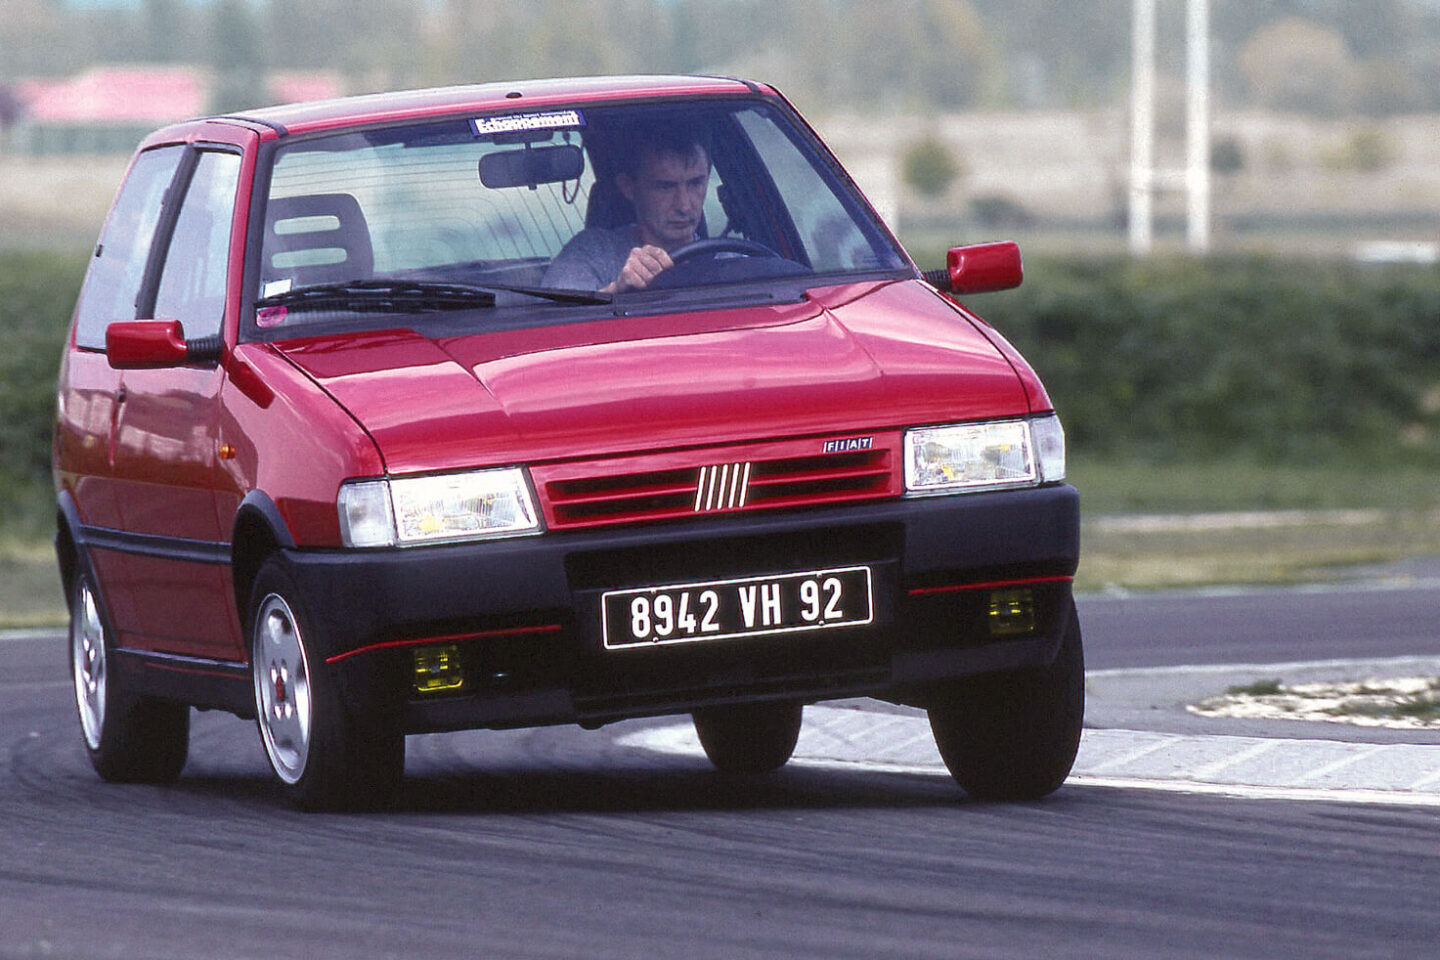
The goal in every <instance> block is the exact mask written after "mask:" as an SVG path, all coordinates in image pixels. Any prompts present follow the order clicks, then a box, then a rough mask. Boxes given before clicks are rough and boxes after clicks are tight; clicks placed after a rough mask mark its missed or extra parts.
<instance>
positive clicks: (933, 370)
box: [274, 281, 1029, 474]
mask: <svg viewBox="0 0 1440 960" xmlns="http://www.w3.org/2000/svg"><path fill="white" fill-rule="evenodd" d="M274 346H275V348H276V349H277V350H279V351H280V352H281V353H283V354H284V355H285V356H287V357H288V358H289V359H290V361H291V362H293V363H294V364H296V365H297V366H299V367H300V368H301V369H302V370H304V371H305V372H306V373H307V374H308V375H309V376H310V377H312V378H313V379H314V380H315V381H316V382H317V383H318V384H319V385H320V386H321V387H322V388H324V389H325V390H326V391H327V392H328V393H329V394H330V395H331V396H333V397H334V398H335V400H336V401H338V402H339V403H340V404H341V405H342V406H344V407H345V408H346V409H347V410H348V411H349V412H350V414H351V415H352V416H354V417H355V418H356V420H358V421H359V422H360V424H361V425H362V426H363V427H364V428H365V429H366V430H367V431H368V432H369V433H370V435H371V436H372V437H373V438H374V440H375V443H376V445H377V446H378V447H379V450H380V453H381V455H382V456H383V457H384V459H385V464H386V469H387V470H388V471H389V472H391V473H395V474H401V473H412V472H423V471H431V470H444V469H453V468H457V467H462V466H482V465H503V464H518V463H539V462H544V461H550V460H561V459H568V458H574V457H590V456H603V455H611V454H621V453H638V452H647V451H652V450H657V449H673V448H676V447H683V446H691V445H706V444H717V443H735V442H744V441H748V440H760V439H773V438H778V437H792V436H803V435H806V434H819V433H830V432H836V431H858V430H873V429H882V428H886V427H900V426H906V425H911V424H924V423H936V422H942V421H950V420H969V419H977V418H983V417H1005V416H1020V415H1024V414H1025V413H1027V412H1029V404H1028V402H1027V393H1026V389H1025V386H1024V384H1023V383H1022V382H1021V378H1020V376H1019V375H1017V372H1016V370H1015V368H1014V367H1013V366H1012V365H1011V362H1010V361H1009V360H1008V359H1007V358H1006V356H1005V354H1003V353H1002V352H1001V351H1000V350H999V349H997V347H996V345H995V344H994V343H992V342H991V340H990V339H989V337H987V335H986V333H985V332H983V331H982V329H981V327H980V325H979V324H978V323H977V322H975V321H972V320H971V319H969V318H967V316H966V315H964V314H963V313H961V312H960V311H959V310H957V308H956V307H955V306H954V305H953V304H951V303H950V302H949V301H947V300H945V299H943V298H941V297H940V296H938V295H937V294H936V293H935V292H934V291H933V290H931V289H929V288H927V287H925V286H923V285H922V284H920V283H919V282H911V281H904V282H891V283H878V284H876V283H871V284H861V285H852V286H845V287H831V288H826V289H824V290H817V291H812V292H811V294H810V296H809V297H808V298H807V299H806V300H805V301H803V302H801V303H794V304H785V305H779V306H770V305H767V306H756V307H744V308H740V309H723V310H709V311H704V312H699V313H691V314H665V315H663V316H647V317H626V318H618V319H606V320H601V321H591V322H585V323H571V324H563V325H555V326H544V327H530V328H526V329H523V330H511V331H502V332H494V333H480V334H474V335H469V336H462V337H451V338H438V339H436V338H430V337H425V336H422V335H420V334H419V333H416V332H414V331H410V330H390V331H383V332H376V333H366V334H352V335H347V336H343V337H321V338H312V339H306V340H295V341H284V342H278V343H275V344H274Z"/></svg>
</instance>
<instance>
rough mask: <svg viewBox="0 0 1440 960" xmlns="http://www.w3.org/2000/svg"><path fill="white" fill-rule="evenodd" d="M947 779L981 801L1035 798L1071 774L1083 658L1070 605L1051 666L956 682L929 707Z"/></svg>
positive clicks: (1081, 708)
mask: <svg viewBox="0 0 1440 960" xmlns="http://www.w3.org/2000/svg"><path fill="white" fill-rule="evenodd" d="M929 714H930V729H931V731H932V732H933V733H934V734H935V745H936V746H937V747H938V748H939V749H940V756H941V758H942V759H943V760H944V761H945V766H946V768H947V769H948V770H949V771H950V775H951V776H952V777H954V778H955V782H956V783H958V784H959V785H960V786H961V788H962V789H964V790H965V792H966V793H968V794H970V795H971V796H972V797H975V798H976V799H980V800H1038V799H1039V798H1041V797H1043V796H1046V795H1048V794H1050V793H1053V792H1054V791H1055V790H1057V789H1059V787H1060V785H1061V784H1062V783H1064V782H1065V778H1066V777H1067V776H1069V775H1070V768H1071V767H1072V766H1074V764H1075V754H1076V752H1077V751H1078V750H1079V747H1080V730H1081V727H1082V726H1083V723H1084V716H1085V656H1084V652H1083V649H1082V642H1081V638H1080V621H1079V618H1078V617H1077V616H1076V614H1075V608H1074V604H1073V603H1072V604H1071V607H1070V611H1069V620H1068V624H1067V626H1066V629H1065V635H1064V637H1063V639H1062V640H1061V643H1060V650H1059V652H1058V653H1057V654H1056V656H1055V661H1054V662H1053V663H1051V664H1050V665H1049V666H1047V667H1041V668H1039V669H1033V670H1013V671H1006V672H1003V673H993V674H984V675H982V676H978V677H968V678H966V679H964V680H960V681H957V682H956V683H955V684H954V685H953V686H952V687H951V688H950V689H949V690H947V691H946V692H945V694H944V696H943V697H942V698H941V699H940V700H939V701H938V702H936V703H934V704H933V705H931V707H930V709H929Z"/></svg>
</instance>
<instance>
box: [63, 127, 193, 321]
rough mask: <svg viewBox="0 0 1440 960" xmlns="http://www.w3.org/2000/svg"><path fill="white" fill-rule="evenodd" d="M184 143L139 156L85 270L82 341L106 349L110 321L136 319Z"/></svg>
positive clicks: (80, 318) (78, 317) (78, 316)
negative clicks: (157, 230) (167, 193)
mask: <svg viewBox="0 0 1440 960" xmlns="http://www.w3.org/2000/svg"><path fill="white" fill-rule="evenodd" d="M184 149H185V148H184V147H181V146H174V147H160V148H158V149H155V150H148V151H146V152H145V153H142V154H141V155H140V156H139V157H137V158H136V159H135V163H134V164H133V165H132V166H131V168H130V175H129V176H128V177H126V178H125V185H124V186H123V187H121V188H120V195H119V196H118V197H116V198H115V206H114V208H113V209H112V210H111V211H110V218H109V219H108V220H106V221H105V229H104V230H103V231H102V232H101V234H100V244H99V246H97V247H96V248H95V259H94V260H92V261H91V262H90V269H89V271H88V272H87V273H86V275H85V284H84V286H83V287H81V290H80V305H79V307H78V309H77V311H76V329H75V339H76V342H77V343H79V345H80V346H82V347H94V348H100V349H103V348H104V346H105V327H106V326H107V325H109V324H110V323H111V322H112V321H115V320H133V319H135V299H136V298H137V297H138V296H139V295H140V283H141V281H142V280H144V278H145V262H146V260H147V259H148V258H149V256H150V244H151V241H153V240H154V238H155V225H156V224H157V223H158V222H159V221H160V211H161V204H162V203H163V201H164V199H165V189H166V188H167V187H169V186H170V181H171V180H172V179H173V178H174V176H175V168H176V166H178V165H179V163H180V157H181V155H182V154H183V152H184Z"/></svg>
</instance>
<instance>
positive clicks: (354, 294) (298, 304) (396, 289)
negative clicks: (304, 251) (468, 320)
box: [255, 280, 612, 313]
mask: <svg viewBox="0 0 1440 960" xmlns="http://www.w3.org/2000/svg"><path fill="white" fill-rule="evenodd" d="M499 292H505V293H519V294H522V295H524V296H529V297H540V298H542V299H545V300H553V301H555V302H557V303H587V304H593V303H610V302H611V300H612V298H611V297H610V296H609V295H608V294H603V293H595V292H593V291H587V290H561V289H556V288H552V287H525V286H511V285H509V284H503V283H483V284H468V283H437V282H434V281H429V280H346V281H344V282H341V283H321V284H315V285H313V286H308V287H296V288H295V289H293V290H287V291H285V292H284V293H276V294H272V295H270V296H268V297H261V298H260V299H259V300H256V301H255V306H257V307H261V308H264V307H289V308H291V309H301V310H303V309H316V310H321V309H327V308H329V309H335V308H338V309H341V310H350V311H353V312H356V313H376V312H380V313H388V312H390V311H394V310H402V309H403V310H430V311H436V310H466V309H471V308H474V307H493V306H495V294H496V293H499Z"/></svg>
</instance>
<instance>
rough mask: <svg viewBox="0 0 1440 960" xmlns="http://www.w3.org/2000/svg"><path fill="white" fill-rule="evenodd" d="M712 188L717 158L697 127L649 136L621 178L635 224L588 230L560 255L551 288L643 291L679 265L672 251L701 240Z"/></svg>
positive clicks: (548, 277)
mask: <svg viewBox="0 0 1440 960" xmlns="http://www.w3.org/2000/svg"><path fill="white" fill-rule="evenodd" d="M709 186H710V154H709V151H708V150H706V149H705V145H704V144H703V143H702V142H701V140H700V137H699V134H698V133H697V132H696V131H695V130H694V129H692V128H689V127H685V126H674V127H665V128H657V129H654V130H647V131H645V132H643V133H642V134H640V136H639V138H638V140H637V142H636V143H635V145H634V149H632V150H630V151H628V154H627V157H626V160H625V166H624V168H623V169H621V170H620V172H619V173H617V174H616V175H615V187H616V189H618V190H619V191H620V194H621V196H623V197H624V198H625V199H626V200H629V201H630V203H631V205H633V206H634V208H635V222H634V223H632V224H629V225H627V226H623V227H617V228H615V229H605V228H601V227H587V228H586V229H584V230H581V231H580V232H579V233H577V234H576V235H575V236H574V237H572V238H571V239H570V242H569V243H567V244H565V247H564V249H562V250H561V251H560V252H559V253H558V254H557V255H556V256H555V259H554V260H553V261H552V262H551V264H550V267H549V269H547V270H546V271H545V278H544V280H543V283H544V285H545V286H547V287H556V288H564V289H569V290H595V291H597V292H599V293H608V294H613V293H624V292H625V291H627V290H643V289H644V288H645V287H647V286H649V285H650V282H651V281H653V280H654V279H655V278H656V277H657V276H659V275H660V274H661V273H662V272H664V271H665V270H668V269H669V268H670V267H672V266H674V262H673V261H672V260H671V259H670V251H671V250H674V249H676V248H678V247H681V246H683V245H685V244H687V243H689V242H690V241H692V240H695V239H696V231H697V230H698V229H699V227H700V214H701V211H702V210H703V209H704V206H705V192H706V190H707V189H708V188H709Z"/></svg>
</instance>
